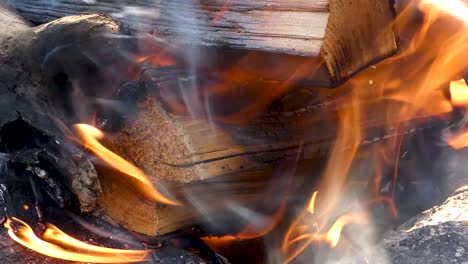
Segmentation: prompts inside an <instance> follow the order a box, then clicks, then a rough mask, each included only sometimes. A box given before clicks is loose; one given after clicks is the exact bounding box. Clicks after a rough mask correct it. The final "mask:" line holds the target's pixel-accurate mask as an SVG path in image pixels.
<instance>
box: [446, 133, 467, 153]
mask: <svg viewBox="0 0 468 264" xmlns="http://www.w3.org/2000/svg"><path fill="white" fill-rule="evenodd" d="M447 143H448V144H449V145H450V146H451V147H452V148H453V149H455V150H458V149H462V148H465V147H467V146H468V132H464V133H461V134H457V135H455V136H453V137H450V138H449V139H448V141H447Z"/></svg>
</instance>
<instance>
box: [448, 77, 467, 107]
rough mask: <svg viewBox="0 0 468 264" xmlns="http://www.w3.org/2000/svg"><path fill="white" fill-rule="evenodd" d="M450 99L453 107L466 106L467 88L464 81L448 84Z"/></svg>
mask: <svg viewBox="0 0 468 264" xmlns="http://www.w3.org/2000/svg"><path fill="white" fill-rule="evenodd" d="M450 97H451V99H452V104H453V105H455V106H464V105H468V86H467V85H466V82H465V80H464V79H461V80H458V81H452V82H450Z"/></svg>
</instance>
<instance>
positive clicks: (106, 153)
mask: <svg viewBox="0 0 468 264" xmlns="http://www.w3.org/2000/svg"><path fill="white" fill-rule="evenodd" d="M75 128H76V130H77V132H78V135H79V137H80V138H81V140H82V142H83V145H84V146H85V147H86V148H89V149H90V150H91V151H92V152H94V154H96V155H97V156H98V157H100V158H101V159H102V160H104V161H105V162H107V163H108V164H109V165H111V166H112V167H114V168H116V169H118V170H119V171H121V172H123V173H125V174H127V175H129V176H131V177H132V178H134V179H136V180H137V181H138V182H139V183H140V184H141V185H142V186H143V187H142V190H141V191H142V193H143V194H145V195H146V196H147V197H149V198H151V199H153V200H154V201H157V202H160V203H164V204H169V205H180V203H179V202H177V201H174V200H172V199H170V198H167V197H166V196H164V195H163V194H161V193H160V192H159V191H158V190H156V189H155V187H154V186H153V184H152V183H151V181H150V180H149V179H148V177H147V176H146V175H145V174H144V173H143V171H141V170H140V169H138V168H137V167H136V166H134V165H133V164H131V163H130V162H128V161H126V160H125V159H123V158H122V157H120V156H119V155H117V154H115V153H114V152H112V151H110V150H109V149H107V148H106V147H104V146H103V145H102V144H101V143H99V141H98V139H101V138H103V137H104V133H102V131H100V130H99V129H97V128H95V127H93V126H90V125H87V124H76V125H75Z"/></svg>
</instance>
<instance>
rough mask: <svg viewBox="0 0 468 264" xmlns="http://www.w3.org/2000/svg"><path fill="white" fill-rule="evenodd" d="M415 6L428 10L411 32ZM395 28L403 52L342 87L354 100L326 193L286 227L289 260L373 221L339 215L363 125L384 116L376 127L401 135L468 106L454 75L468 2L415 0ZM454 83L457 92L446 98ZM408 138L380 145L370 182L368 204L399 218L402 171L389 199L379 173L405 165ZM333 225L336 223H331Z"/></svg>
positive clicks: (327, 174) (343, 119)
mask: <svg viewBox="0 0 468 264" xmlns="http://www.w3.org/2000/svg"><path fill="white" fill-rule="evenodd" d="M415 9H418V10H419V11H420V12H421V13H422V17H423V21H422V24H421V25H419V26H418V28H417V29H416V31H415V32H410V34H408V32H407V31H408V28H412V29H414V25H413V24H412V23H414V17H412V16H413V15H414V13H415ZM393 26H394V27H395V28H398V29H399V30H400V31H402V32H403V34H405V32H406V34H407V35H409V36H410V40H409V41H408V42H405V43H403V45H402V48H401V51H400V53H399V54H397V55H395V56H393V57H391V58H389V59H387V60H385V61H383V62H381V63H380V64H378V65H376V66H375V67H370V68H369V69H367V70H366V71H363V72H362V73H360V74H359V75H357V76H355V77H353V78H352V79H351V80H349V81H348V82H347V83H346V84H345V85H343V86H342V87H340V88H338V89H341V90H348V91H349V96H348V98H347V100H346V101H347V102H348V104H347V105H346V106H345V105H338V106H337V108H338V110H337V116H338V118H339V124H340V125H339V129H338V132H337V136H336V142H335V146H334V147H333V149H332V151H331V153H330V156H329V159H328V161H327V166H326V168H325V171H324V173H323V175H322V181H321V183H320V185H319V191H320V194H321V195H320V197H317V192H314V193H313V194H312V195H311V199H310V202H309V204H308V205H307V206H306V208H304V210H303V211H302V212H301V213H300V214H299V215H298V216H297V217H296V218H295V219H294V221H293V222H292V224H291V225H290V227H289V229H288V231H287V232H286V234H285V236H284V238H283V243H282V250H281V252H282V254H283V259H284V260H285V262H286V263H288V262H291V261H292V260H293V259H294V258H296V257H297V256H298V255H300V254H301V252H302V251H303V250H304V249H306V248H307V247H308V246H309V245H310V244H311V243H313V242H326V243H328V244H329V246H330V247H335V246H337V244H338V242H339V240H340V236H341V231H342V230H343V228H344V226H346V225H347V224H350V223H354V224H361V225H362V224H367V223H369V217H368V214H367V213H366V211H365V210H362V209H361V208H360V209H359V210H356V211H352V210H351V211H348V212H347V213H346V214H344V215H343V214H341V217H338V218H336V217H333V215H336V212H337V210H338V206H340V205H341V204H342V203H346V201H344V199H345V198H344V197H343V195H342V194H343V193H344V191H345V190H346V189H347V184H348V181H347V177H348V174H349V173H350V170H351V165H352V162H353V161H354V160H355V159H356V157H357V154H358V153H359V151H360V150H361V147H360V146H361V143H362V140H363V138H365V136H366V135H365V133H366V130H364V129H363V126H362V124H363V123H365V122H371V121H370V120H369V119H371V120H374V119H376V118H377V119H378V118H380V119H379V120H377V121H376V122H379V123H378V124H377V126H379V127H383V128H384V129H385V131H397V133H400V131H403V130H404V125H405V122H409V121H411V122H416V121H415V120H420V119H424V118H427V117H443V116H447V115H448V114H450V113H451V112H452V111H453V110H454V108H456V107H459V106H466V105H468V87H467V85H466V83H465V82H464V80H459V81H452V80H454V79H457V78H459V76H462V75H463V71H465V70H466V67H467V64H466V57H467V56H468V49H467V48H466V43H467V41H468V7H467V6H466V5H465V3H464V2H463V1H461V0H444V1H441V0H440V1H437V0H420V1H413V2H410V4H409V5H408V6H407V8H406V9H405V10H403V11H402V12H400V14H399V16H398V17H397V19H396V21H395V25H393ZM449 89H450V94H451V96H450V97H451V98H449V97H448V96H447V92H448V90H449ZM380 113H383V114H380ZM403 136H404V135H403V134H402V136H396V137H393V139H392V140H385V141H382V142H381V143H378V144H375V146H376V148H377V147H378V148H379V151H378V152H377V153H378V156H377V157H375V158H376V165H377V166H376V168H375V169H374V170H375V172H374V175H375V178H374V179H373V180H369V182H370V184H369V185H371V187H372V188H371V189H373V192H372V191H371V194H372V195H373V196H371V197H370V201H368V202H365V203H364V204H365V205H366V206H370V205H371V204H373V203H376V202H385V203H387V204H388V205H389V207H390V211H391V214H392V215H395V216H396V213H397V210H396V208H395V206H394V203H393V197H392V195H393V191H392V190H393V189H394V186H395V184H396V181H397V177H398V174H397V169H395V173H394V177H393V186H391V188H390V196H389V197H384V196H381V195H380V194H379V192H380V189H381V188H382V186H381V183H382V181H381V178H380V177H381V175H382V173H381V170H383V169H384V168H386V167H389V168H390V167H393V168H398V161H399V159H400V157H401V155H402V154H401V153H400V145H401V144H402V143H401V142H402V138H403ZM449 144H450V145H451V146H452V147H454V148H462V147H465V146H468V132H467V133H463V134H460V135H457V136H454V137H452V138H450V139H449ZM318 198H320V199H318ZM333 219H336V220H335V221H333ZM331 223H333V224H331ZM328 226H330V228H328V229H327V228H326V227H328Z"/></svg>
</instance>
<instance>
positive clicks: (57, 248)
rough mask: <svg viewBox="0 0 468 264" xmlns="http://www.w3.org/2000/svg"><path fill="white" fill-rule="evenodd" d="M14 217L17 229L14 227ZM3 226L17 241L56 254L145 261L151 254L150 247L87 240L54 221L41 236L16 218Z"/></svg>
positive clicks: (97, 259)
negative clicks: (120, 246) (128, 247)
mask: <svg viewBox="0 0 468 264" xmlns="http://www.w3.org/2000/svg"><path fill="white" fill-rule="evenodd" d="M13 221H14V225H15V227H16V231H15V230H14V229H13V228H11V225H12V224H13ZM4 226H5V227H6V228H7V229H8V235H9V236H10V237H11V238H12V239H13V240H14V241H16V242H18V243H19V244H21V245H23V246H25V247H27V248H29V249H32V250H34V251H36V252H38V253H40V254H42V255H46V256H49V257H53V258H58V259H64V260H69V261H80V262H94V263H128V262H142V261H147V260H148V259H149V258H150V253H151V252H150V251H149V250H126V249H114V248H105V247H99V246H93V245H89V244H86V243H84V242H81V241H79V240H77V239H75V238H73V237H71V236H69V235H67V234H65V233H64V232H63V231H61V230H60V229H58V228H57V227H56V226H54V225H52V224H47V226H46V229H45V231H44V233H43V235H42V238H39V237H38V236H36V234H35V233H34V231H33V229H32V228H31V227H30V226H29V225H28V224H26V223H25V222H23V221H21V220H20V219H17V218H12V219H11V220H10V219H8V220H7V221H6V222H5V224H4Z"/></svg>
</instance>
